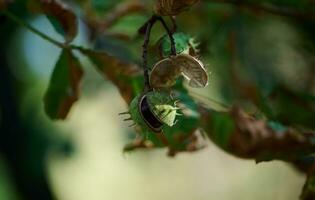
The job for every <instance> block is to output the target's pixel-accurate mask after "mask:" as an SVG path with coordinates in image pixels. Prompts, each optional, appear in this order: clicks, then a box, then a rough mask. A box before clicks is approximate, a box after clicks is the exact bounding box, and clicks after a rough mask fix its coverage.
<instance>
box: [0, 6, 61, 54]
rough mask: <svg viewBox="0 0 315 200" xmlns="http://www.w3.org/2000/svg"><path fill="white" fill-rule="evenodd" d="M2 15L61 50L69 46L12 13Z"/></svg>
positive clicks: (7, 12) (4, 12) (6, 12)
mask: <svg viewBox="0 0 315 200" xmlns="http://www.w3.org/2000/svg"><path fill="white" fill-rule="evenodd" d="M2 13H3V14H4V15H5V16H7V17H8V18H9V19H11V20H12V21H14V22H15V23H17V24H19V25H20V26H23V27H25V28H26V29H28V30H29V31H31V32H32V33H34V34H35V35H38V36H39V37H41V38H42V39H44V40H46V41H48V42H50V43H51V44H54V45H56V46H57V47H60V48H66V47H67V45H65V44H63V43H61V42H58V41H57V40H55V39H53V38H51V37H49V36H48V35H46V34H44V33H42V32H41V31H39V30H37V29H36V28H34V27H33V26H31V25H30V24H28V23H26V22H24V21H23V20H22V19H20V18H19V17H17V16H16V15H14V14H13V13H12V12H10V11H2Z"/></svg>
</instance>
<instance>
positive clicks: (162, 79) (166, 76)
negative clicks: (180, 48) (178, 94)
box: [150, 58, 181, 88]
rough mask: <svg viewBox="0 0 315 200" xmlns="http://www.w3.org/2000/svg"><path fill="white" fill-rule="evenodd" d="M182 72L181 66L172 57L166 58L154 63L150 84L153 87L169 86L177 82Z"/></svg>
mask: <svg viewBox="0 0 315 200" xmlns="http://www.w3.org/2000/svg"><path fill="white" fill-rule="evenodd" d="M180 74H181V69H180V66H179V65H176V62H174V60H173V59H172V58H165V59H163V60H161V61H159V62H157V63H156V64H155V65H154V67H153V69H152V71H151V74H150V84H151V86H152V87H153V88H169V87H172V86H173V85H174V84H175V82H176V79H177V78H178V77H179V76H180Z"/></svg>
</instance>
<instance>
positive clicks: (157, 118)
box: [123, 91, 178, 133]
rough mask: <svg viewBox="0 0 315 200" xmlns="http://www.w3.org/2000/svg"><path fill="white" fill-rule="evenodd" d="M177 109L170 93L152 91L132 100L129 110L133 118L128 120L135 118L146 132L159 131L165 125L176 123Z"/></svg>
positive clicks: (136, 122)
mask: <svg viewBox="0 0 315 200" xmlns="http://www.w3.org/2000/svg"><path fill="white" fill-rule="evenodd" d="M177 110H178V108H177V107H176V104H175V101H174V100H172V98H171V97H170V96H169V94H167V93H162V92H154V91H151V92H148V93H145V94H140V95H138V96H136V97H135V98H134V99H133V100H132V102H131V103H130V108H129V112H127V113H128V114H130V116H131V118H129V119H127V120H133V121H134V122H135V124H136V125H138V126H139V127H140V128H141V129H142V131H144V132H148V131H149V132H155V133H159V132H161V131H162V129H163V126H164V125H167V126H170V127H171V126H173V125H174V124H175V118H176V116H177V115H178V113H177ZM123 114H126V113H123Z"/></svg>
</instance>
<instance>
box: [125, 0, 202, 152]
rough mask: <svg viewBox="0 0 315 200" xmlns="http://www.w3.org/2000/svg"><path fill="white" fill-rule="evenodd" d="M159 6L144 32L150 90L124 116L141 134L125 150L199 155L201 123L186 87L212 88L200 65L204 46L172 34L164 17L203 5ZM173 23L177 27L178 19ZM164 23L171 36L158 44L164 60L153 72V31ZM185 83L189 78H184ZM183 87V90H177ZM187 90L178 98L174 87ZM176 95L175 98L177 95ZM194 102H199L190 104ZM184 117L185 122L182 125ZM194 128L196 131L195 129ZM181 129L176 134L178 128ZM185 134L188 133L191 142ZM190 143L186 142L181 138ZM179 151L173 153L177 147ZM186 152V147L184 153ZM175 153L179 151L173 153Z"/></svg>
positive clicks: (147, 87) (169, 3)
mask: <svg viewBox="0 0 315 200" xmlns="http://www.w3.org/2000/svg"><path fill="white" fill-rule="evenodd" d="M178 2H179V1H165V0H161V1H158V2H157V4H156V6H155V10H156V13H157V14H154V15H153V16H152V17H151V18H150V19H149V20H148V21H147V22H146V23H145V25H144V26H143V27H142V28H141V32H142V33H143V34H144V35H145V40H144V44H143V56H142V57H143V69H144V75H143V76H144V89H143V92H142V93H141V94H138V95H137V96H136V97H135V98H134V99H133V100H132V101H131V103H130V105H129V111H127V112H125V113H121V114H126V115H130V118H127V119H125V121H129V120H130V121H133V122H134V123H133V124H132V125H131V126H135V127H136V130H137V131H138V132H139V136H138V138H137V140H136V141H135V142H134V143H133V144H131V145H128V146H127V147H126V148H125V150H132V149H134V148H138V147H144V148H148V147H163V146H168V147H169V149H170V155H172V154H175V152H176V151H179V150H183V151H187V150H189V148H191V149H190V150H197V149H199V148H201V146H198V145H197V144H196V141H197V136H196V132H197V131H198V130H196V129H195V128H191V127H196V126H195V124H194V123H196V122H197V121H198V117H199V116H198V115H195V112H194V109H191V106H195V105H191V104H193V103H190V105H187V104H185V100H187V98H190V97H189V95H188V93H187V90H186V89H185V88H184V86H183V81H182V80H183V78H184V79H186V80H187V81H188V85H189V86H190V87H195V88H202V87H205V86H207V84H208V73H207V71H206V69H205V67H204V64H203V63H202V62H201V61H200V60H198V59H197V55H198V49H197V46H198V44H197V43H196V42H195V41H194V39H192V38H190V37H189V36H187V35H186V34H184V33H179V32H175V31H171V30H170V29H169V28H168V26H167V24H166V22H165V21H164V19H163V18H162V17H161V15H176V14H178V13H179V12H181V11H182V10H183V9H185V8H187V6H190V5H192V4H194V3H196V2H197V1H183V2H182V3H178ZM172 19H173V23H175V20H174V18H172ZM156 22H161V24H162V25H163V27H164V29H165V31H166V32H167V34H166V35H165V36H163V37H162V38H161V39H160V40H159V41H158V44H157V46H158V50H159V54H160V60H159V61H158V62H156V63H155V64H154V65H153V67H149V66H148V56H147V54H148V45H149V41H150V34H151V29H152V27H153V25H154V24H155V23H156ZM182 77H183V78H182ZM176 85H177V86H176ZM175 86H176V87H181V91H186V93H185V92H181V93H178V92H177V90H176V89H174V87H175ZM172 94H173V95H172ZM189 102H193V100H192V99H189ZM178 116H180V118H179V119H176V118H177V117H178ZM189 124H191V127H189ZM174 126H176V128H175V127H174ZM185 133H188V134H187V135H186V136H185ZM182 135H184V137H183V138H184V139H182V141H180V140H179V139H178V137H182ZM172 146H173V147H172ZM179 146H181V147H179ZM172 149H173V151H172Z"/></svg>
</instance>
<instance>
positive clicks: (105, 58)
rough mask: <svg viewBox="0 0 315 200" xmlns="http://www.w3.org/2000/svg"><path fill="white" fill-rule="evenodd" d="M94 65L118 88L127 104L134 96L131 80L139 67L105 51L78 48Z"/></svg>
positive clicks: (139, 71)
mask: <svg viewBox="0 0 315 200" xmlns="http://www.w3.org/2000/svg"><path fill="white" fill-rule="evenodd" d="M80 51H81V52H82V53H83V54H85V55H86V56H88V57H89V58H90V60H91V61H92V62H93V63H94V64H95V65H96V67H97V69H98V70H99V71H100V72H101V74H102V75H104V76H105V77H106V78H108V79H109V80H110V81H111V82H113V83H114V84H115V85H116V86H117V87H118V89H119V91H120V93H121V95H122V97H123V98H124V100H125V101H126V102H127V103H128V104H129V103H130V102H131V100H132V98H133V96H134V90H133V88H132V84H131V80H132V79H133V78H135V77H136V76H137V75H139V74H140V73H141V70H140V68H139V67H138V66H137V65H135V64H131V63H125V62H123V61H121V60H119V59H118V58H115V57H113V56H110V55H108V54H107V53H106V52H95V51H92V50H86V49H80Z"/></svg>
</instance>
